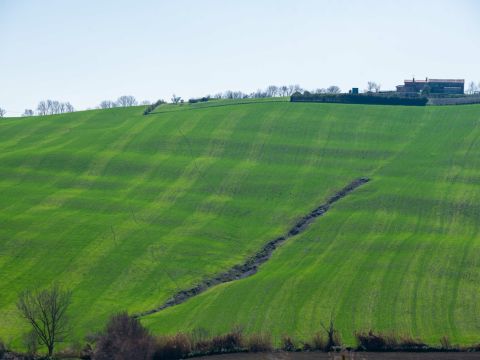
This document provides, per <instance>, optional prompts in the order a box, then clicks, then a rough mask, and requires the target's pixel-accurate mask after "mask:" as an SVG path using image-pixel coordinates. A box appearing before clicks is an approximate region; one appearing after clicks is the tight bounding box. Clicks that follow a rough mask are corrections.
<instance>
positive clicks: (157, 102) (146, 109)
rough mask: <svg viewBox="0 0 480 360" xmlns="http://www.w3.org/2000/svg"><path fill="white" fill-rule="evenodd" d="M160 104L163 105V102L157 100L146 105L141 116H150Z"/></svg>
mask: <svg viewBox="0 0 480 360" xmlns="http://www.w3.org/2000/svg"><path fill="white" fill-rule="evenodd" d="M162 104H165V101H163V100H161V99H160V100H157V101H156V102H154V103H153V104H150V105H148V106H147V107H146V108H145V110H144V111H143V115H148V114H150V113H151V112H152V111H153V110H155V109H156V108H157V107H159V106H160V105H162Z"/></svg>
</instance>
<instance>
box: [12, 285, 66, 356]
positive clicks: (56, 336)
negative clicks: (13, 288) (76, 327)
mask: <svg viewBox="0 0 480 360" xmlns="http://www.w3.org/2000/svg"><path fill="white" fill-rule="evenodd" d="M70 300H71V292H70V291H68V290H64V289H62V288H61V287H60V286H59V285H58V284H54V285H52V286H51V287H50V288H48V289H45V290H26V291H24V292H22V293H21V294H20V296H19V299H18V302H17V308H18V310H19V311H20V314H21V315H22V317H23V318H24V319H25V320H26V321H27V322H28V323H29V324H30V325H31V327H32V329H33V331H34V332H35V333H36V335H37V337H38V340H39V342H40V343H41V344H43V345H45V346H46V347H47V349H48V356H49V357H51V356H52V354H53V350H54V347H55V344H56V343H58V342H61V341H63V339H64V338H65V336H66V335H67V317H66V312H67V308H68V306H69V305H70Z"/></svg>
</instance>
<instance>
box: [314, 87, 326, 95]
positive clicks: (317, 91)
mask: <svg viewBox="0 0 480 360" xmlns="http://www.w3.org/2000/svg"><path fill="white" fill-rule="evenodd" d="M314 93H315V94H326V93H327V89H324V88H319V89H315V91H314Z"/></svg>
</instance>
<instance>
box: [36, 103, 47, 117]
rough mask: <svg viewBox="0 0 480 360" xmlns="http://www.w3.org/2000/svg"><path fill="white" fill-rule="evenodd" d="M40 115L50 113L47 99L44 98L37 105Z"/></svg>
mask: <svg viewBox="0 0 480 360" xmlns="http://www.w3.org/2000/svg"><path fill="white" fill-rule="evenodd" d="M37 112H38V115H47V114H48V106H47V102H46V101H45V100H42V101H40V102H39V103H38V106H37Z"/></svg>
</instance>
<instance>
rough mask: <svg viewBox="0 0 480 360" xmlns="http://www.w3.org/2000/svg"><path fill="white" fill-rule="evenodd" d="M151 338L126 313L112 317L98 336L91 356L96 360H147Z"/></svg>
mask: <svg viewBox="0 0 480 360" xmlns="http://www.w3.org/2000/svg"><path fill="white" fill-rule="evenodd" d="M153 345H154V342H153V338H152V336H151V335H150V333H149V332H148V330H147V329H145V328H144V327H143V326H142V324H141V323H140V321H139V320H138V319H136V318H133V317H131V316H129V315H128V314H127V313H126V312H123V313H119V314H117V315H113V316H112V317H111V318H110V321H109V322H108V324H107V327H106V329H105V331H104V333H103V334H101V335H100V337H99V339H98V342H97V346H96V349H95V352H94V355H93V358H94V359H96V360H124V359H125V360H127V359H149V358H150V356H151V353H152V350H153Z"/></svg>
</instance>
